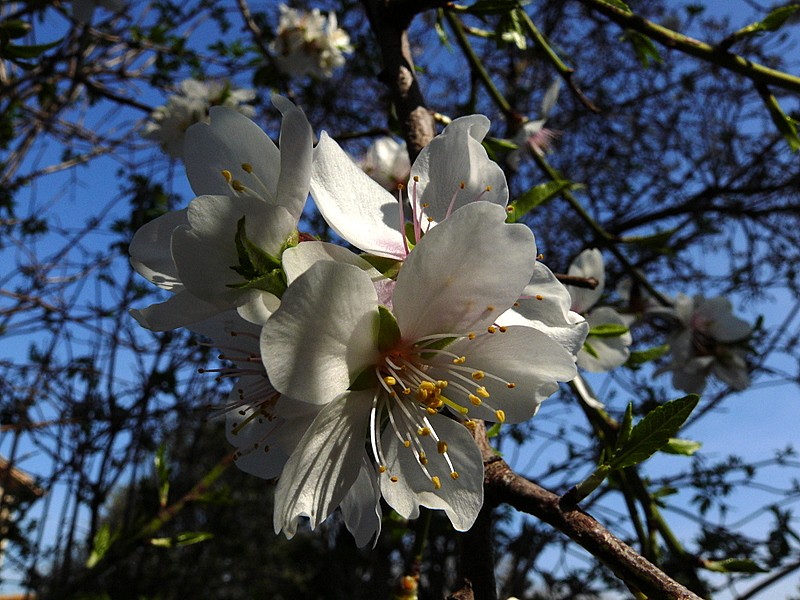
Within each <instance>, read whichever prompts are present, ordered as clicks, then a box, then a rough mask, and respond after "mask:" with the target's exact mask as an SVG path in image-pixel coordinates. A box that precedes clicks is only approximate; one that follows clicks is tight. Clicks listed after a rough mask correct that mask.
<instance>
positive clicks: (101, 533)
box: [86, 523, 119, 569]
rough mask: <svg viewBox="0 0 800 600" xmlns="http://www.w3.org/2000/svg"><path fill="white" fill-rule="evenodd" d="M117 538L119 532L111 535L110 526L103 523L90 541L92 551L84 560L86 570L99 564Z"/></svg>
mask: <svg viewBox="0 0 800 600" xmlns="http://www.w3.org/2000/svg"><path fill="white" fill-rule="evenodd" d="M118 537H119V532H116V533H111V525H109V524H108V523H103V524H102V525H101V526H100V529H98V530H97V533H96V534H95V536H94V540H92V551H91V553H90V554H89V558H87V559H86V568H87V569H91V568H93V567H94V566H95V565H97V563H99V562H100V561H101V560H102V559H103V557H104V556H105V555H106V553H107V552H108V549H109V548H111V546H112V544H113V543H114V542H115V541H116V539H117V538H118Z"/></svg>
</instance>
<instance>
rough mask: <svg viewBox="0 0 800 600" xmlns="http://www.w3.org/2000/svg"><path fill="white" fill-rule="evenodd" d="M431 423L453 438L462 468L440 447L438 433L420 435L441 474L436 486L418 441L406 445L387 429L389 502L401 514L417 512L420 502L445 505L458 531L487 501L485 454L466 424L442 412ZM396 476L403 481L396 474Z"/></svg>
mask: <svg viewBox="0 0 800 600" xmlns="http://www.w3.org/2000/svg"><path fill="white" fill-rule="evenodd" d="M429 421H430V424H431V426H432V427H431V429H432V430H433V431H435V433H436V436H437V437H438V439H439V440H442V441H444V442H445V443H446V444H447V456H448V457H449V458H450V461H451V462H452V464H453V467H454V468H455V472H456V473H458V477H457V478H455V479H454V478H453V477H452V476H451V472H452V471H451V469H450V466H449V464H448V463H447V461H446V459H445V457H444V455H443V454H440V453H439V449H438V446H437V442H436V440H435V439H434V438H433V436H420V437H419V440H420V442H421V443H422V447H423V450H424V452H425V455H426V457H427V459H428V462H427V464H426V468H427V470H428V472H429V473H430V474H431V476H433V477H438V478H439V483H440V484H441V487H440V488H439V489H436V486H435V485H434V483H433V482H432V481H431V479H429V478H428V476H427V475H426V474H425V473H424V472H423V470H422V468H421V467H420V464H419V459H418V457H417V452H416V449H415V447H414V446H412V447H410V448H406V447H405V446H404V445H403V444H402V443H401V442H400V441H399V440H398V439H397V437H396V436H395V435H394V433H393V432H391V431H386V432H384V435H383V441H382V444H383V448H384V452H385V455H386V472H385V473H383V474H382V475H381V478H380V483H381V492H382V493H383V497H384V498H385V499H386V502H387V503H388V504H389V506H391V507H392V508H393V509H394V510H396V511H397V512H398V513H399V514H400V516H402V517H404V518H411V519H413V518H416V517H417V516H419V507H420V506H425V507H428V508H434V509H440V510H444V511H445V513H446V514H447V516H448V518H449V519H450V522H451V523H452V524H453V527H454V528H455V529H456V530H457V531H466V530H467V529H469V528H470V527H472V524H473V523H474V522H475V519H476V518H477V516H478V512H479V511H480V509H481V506H482V505H483V460H482V459H481V453H480V450H478V447H477V445H476V444H475V440H473V439H472V436H471V435H470V433H469V431H468V430H467V428H466V427H464V426H463V425H461V424H460V423H458V422H456V421H453V420H451V419H449V418H447V417H444V416H442V415H430V416H429ZM391 477H396V478H397V481H392V480H391V479H390V478H391Z"/></svg>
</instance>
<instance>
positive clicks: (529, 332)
mask: <svg viewBox="0 0 800 600" xmlns="http://www.w3.org/2000/svg"><path fill="white" fill-rule="evenodd" d="M447 350H449V351H451V352H453V353H454V354H456V355H458V356H464V357H466V361H465V362H464V363H463V366H464V367H466V368H468V369H470V370H472V371H473V372H483V373H484V375H485V376H484V377H483V378H482V379H474V378H471V377H470V372H469V371H467V372H466V373H465V375H466V376H467V378H468V380H469V382H465V381H460V382H459V381H458V380H456V379H454V378H453V377H452V375H448V374H447V372H448V370H450V368H451V367H452V366H453V365H452V364H448V363H447V362H443V363H434V364H435V365H436V364H440V365H441V367H435V368H434V369H432V370H431V377H433V378H441V379H449V380H450V381H451V385H448V387H447V389H446V390H445V392H446V395H447V397H448V398H450V399H451V400H453V401H454V402H456V403H458V404H460V405H462V406H464V407H465V408H467V409H469V413H468V416H469V417H470V418H476V419H487V420H490V421H497V420H499V419H498V417H497V415H496V414H495V411H496V410H502V411H503V412H504V413H505V421H506V422H508V423H520V422H522V421H525V420H527V419H530V418H531V417H532V416H533V415H534V414H535V413H536V411H537V410H538V408H539V405H540V404H541V403H542V401H544V400H545V398H547V397H548V396H550V395H551V394H552V393H553V392H555V391H556V390H557V389H558V382H559V381H570V380H571V379H572V378H573V377H575V375H576V373H577V371H576V369H575V359H574V357H573V356H572V355H571V354H570V353H569V352H568V351H567V350H565V349H564V348H563V347H562V346H561V344H559V343H558V342H556V341H554V340H552V339H551V338H550V337H548V336H547V335H545V334H544V333H542V332H541V331H539V330H538V329H533V328H532V327H509V328H508V329H507V330H506V331H505V332H501V331H500V330H497V331H496V332H495V333H492V334H490V333H486V334H484V335H479V336H477V337H476V338H475V339H473V340H470V339H463V340H459V341H458V342H455V343H453V344H451V345H450V346H448V347H447ZM456 383H462V384H463V385H464V387H466V388H467V389H468V390H469V391H470V392H474V390H475V388H477V387H478V386H483V387H484V388H486V391H488V392H489V397H488V398H486V397H483V398H482V400H483V402H484V403H483V404H481V405H480V406H474V405H473V404H472V403H471V402H470V400H469V398H468V397H467V395H466V393H464V392H463V391H459V390H458V389H457V387H456V385H455V384H456ZM508 384H513V387H509V386H508Z"/></svg>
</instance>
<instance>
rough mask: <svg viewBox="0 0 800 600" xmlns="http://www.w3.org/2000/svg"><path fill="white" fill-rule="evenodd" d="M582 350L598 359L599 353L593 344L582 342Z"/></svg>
mask: <svg viewBox="0 0 800 600" xmlns="http://www.w3.org/2000/svg"><path fill="white" fill-rule="evenodd" d="M583 350H584V352H586V354H588V355H589V356H591V357H592V358H596V359H598V360H600V355H599V354H598V353H597V350H595V349H594V346H592V345H591V344H590V343H589V342H583Z"/></svg>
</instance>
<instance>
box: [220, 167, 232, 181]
mask: <svg viewBox="0 0 800 600" xmlns="http://www.w3.org/2000/svg"><path fill="white" fill-rule="evenodd" d="M222 176H223V177H224V178H225V181H227V182H228V183H230V182H231V181H233V175H231V172H230V171H228V169H222Z"/></svg>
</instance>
